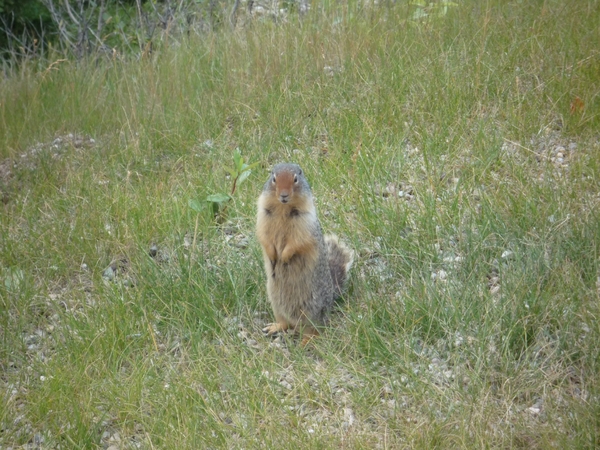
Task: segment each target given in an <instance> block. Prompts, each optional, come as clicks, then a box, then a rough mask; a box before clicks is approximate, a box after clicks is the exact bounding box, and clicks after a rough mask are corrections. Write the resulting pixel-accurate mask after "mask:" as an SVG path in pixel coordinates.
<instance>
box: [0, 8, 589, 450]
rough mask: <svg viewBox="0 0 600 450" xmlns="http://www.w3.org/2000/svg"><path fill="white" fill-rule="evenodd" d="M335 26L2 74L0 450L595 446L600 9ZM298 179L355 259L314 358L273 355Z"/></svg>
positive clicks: (334, 14) (195, 39) (240, 35)
mask: <svg viewBox="0 0 600 450" xmlns="http://www.w3.org/2000/svg"><path fill="white" fill-rule="evenodd" d="M313 6H314V7H313V10H312V12H311V13H310V14H309V16H308V17H307V18H306V19H305V20H304V21H302V22H298V21H297V20H296V19H294V18H293V17H290V19H289V20H288V21H287V22H281V23H277V24H275V23H272V22H270V21H260V20H256V21H255V22H253V23H252V24H249V23H247V24H246V25H245V26H242V27H240V28H239V29H238V30H236V31H232V32H221V33H215V34H212V35H204V36H190V37H189V38H185V39H183V38H181V39H175V38H172V39H170V40H169V41H168V45H167V44H166V43H163V44H162V45H157V46H156V47H157V50H156V52H155V53H154V54H153V55H152V57H151V59H147V58H146V59H141V60H135V59H134V58H115V59H113V60H110V61H108V60H107V61H100V62H99V63H98V62H94V63H86V62H79V63H75V62H72V61H58V60H59V59H60V57H59V56H56V58H55V59H53V60H52V59H51V60H38V61H28V62H26V63H24V64H22V65H21V66H20V67H19V68H18V69H16V70H13V71H9V72H6V76H5V77H4V78H3V79H2V80H1V81H0V130H1V132H0V200H1V202H0V388H1V389H0V393H1V395H0V405H1V407H0V448H8V447H12V448H20V447H22V448H31V447H27V445H28V444H29V445H34V444H35V443H40V442H41V444H40V445H41V447H42V448H59V447H60V448H106V447H108V446H109V445H114V446H116V447H117V448H177V449H180V448H274V447H278V448H279V447H280V448H290V449H292V448H293V449H297V448H423V449H429V448H520V447H523V448H544V449H545V448H594V447H597V446H598V445H600V423H599V421H598V417H600V402H599V398H600V397H599V396H600V383H599V379H598V373H600V326H599V323H600V322H599V321H598V316H599V314H600V307H599V305H600V303H599V295H600V294H599V292H600V284H599V283H600V281H599V280H600V278H599V277H600V217H599V207H598V204H599V197H598V186H599V183H600V181H599V178H600V162H599V161H600V160H599V159H598V155H599V154H600V135H599V133H598V130H600V113H599V111H600V78H599V77H598V73H600V52H599V51H598V43H599V42H600V31H599V30H600V3H599V2H597V1H591V0H590V1H575V0H573V1H566V2H563V1H550V0H548V1H530V2H516V1H515V2H504V1H494V0H489V1H485V2H478V1H462V2H460V3H459V6H458V7H456V8H452V9H450V10H449V12H448V14H447V15H446V16H444V17H443V18H441V19H440V20H438V21H433V22H431V23H424V24H421V25H415V24H410V23H407V22H406V19H407V17H409V13H410V9H409V8H407V7H406V6H405V5H398V6H396V7H387V6H385V7H384V6H382V7H377V6H375V7H365V8H360V7H358V6H349V7H342V6H335V5H329V4H327V5H326V6H324V7H317V6H316V5H313ZM52 63H54V64H52ZM576 98H579V99H581V101H582V102H583V105H584V107H583V109H582V110H579V109H578V108H576V107H575V108H572V104H573V103H572V102H573V101H574V99H576ZM90 139H92V140H90ZM236 148H239V149H240V150H241V152H242V154H243V155H244V157H245V158H246V159H247V160H248V161H249V162H260V165H259V167H258V168H257V169H255V170H254V171H253V173H252V175H251V176H250V178H249V179H248V180H247V181H246V182H245V183H244V184H242V185H241V186H239V188H238V190H237V191H236V194H235V196H234V197H235V198H234V199H233V201H232V203H231V204H230V205H229V207H228V209H227V218H226V223H225V224H224V225H218V224H216V223H215V221H214V220H212V218H211V217H209V216H208V214H205V215H203V214H198V213H196V212H195V211H194V210H192V209H191V208H190V207H189V206H188V201H189V200H190V199H203V198H205V197H206V196H207V195H209V194H214V193H218V192H227V191H228V190H229V189H230V183H231V180H230V179H228V178H227V172H226V170H225V168H226V167H229V166H231V164H232V163H231V160H232V156H233V152H234V150H235V149H236ZM559 153H560V154H562V156H560V155H559ZM560 158H562V161H561V160H560ZM288 160H293V161H295V162H298V163H299V164H301V165H302V167H303V168H304V170H305V172H306V174H307V176H308V178H309V181H310V183H311V185H312V187H313V191H314V193H315V195H316V198H317V204H318V210H319V214H320V218H321V222H322V224H323V227H324V229H325V230H326V231H330V232H335V233H337V234H339V235H340V236H341V237H342V238H343V239H344V240H345V241H346V242H347V243H348V244H350V245H351V246H352V247H353V248H354V249H355V250H356V263H355V267H354V268H353V272H352V277H351V284H350V289H349V292H348V294H347V295H346V296H345V299H344V301H343V302H341V303H340V306H339V308H338V309H337V311H336V312H335V313H334V315H333V317H332V323H331V326H330V327H329V328H328V329H326V330H324V333H323V335H322V336H321V337H320V338H319V339H318V340H316V341H315V342H314V346H312V348H310V349H307V350H304V349H301V348H300V347H299V346H298V345H297V341H295V340H294V339H292V338H289V339H287V338H286V339H284V340H283V341H281V340H277V341H275V342H271V340H270V339H267V338H265V337H263V336H262V334H261V332H260V329H261V328H262V326H264V324H266V323H267V322H269V321H270V320H271V311H270V306H269V304H268V301H267V299H266V289H265V280H264V279H263V271H262V268H261V261H262V258H261V256H260V249H259V246H258V243H257V242H256V240H255V239H254V234H253V229H254V223H255V201H256V199H257V198H258V195H259V192H260V190H261V187H262V184H263V183H264V179H265V178H266V174H267V170H268V168H269V167H270V166H271V165H272V164H274V163H276V162H280V161H288ZM400 191H401V194H400V195H398V193H399V192H400ZM152 245H156V246H157V248H158V255H157V256H155V257H154V258H153V257H151V256H149V249H150V247H151V246H152ZM113 261H118V263H117V266H118V270H117V276H116V278H115V279H114V280H111V281H109V280H107V279H105V277H103V273H104V272H105V269H106V268H107V267H108V266H109V264H111V262H113ZM117 266H116V267H117Z"/></svg>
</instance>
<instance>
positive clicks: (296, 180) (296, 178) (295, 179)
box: [294, 174, 298, 183]
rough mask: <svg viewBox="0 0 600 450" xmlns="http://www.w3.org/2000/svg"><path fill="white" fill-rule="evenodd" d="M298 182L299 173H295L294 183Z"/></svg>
mask: <svg viewBox="0 0 600 450" xmlns="http://www.w3.org/2000/svg"><path fill="white" fill-rule="evenodd" d="M297 182H298V175H295V174H294V183H297Z"/></svg>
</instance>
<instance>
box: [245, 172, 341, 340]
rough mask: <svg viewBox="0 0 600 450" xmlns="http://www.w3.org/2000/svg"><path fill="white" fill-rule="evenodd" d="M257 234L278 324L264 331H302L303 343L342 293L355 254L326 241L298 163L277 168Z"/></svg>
mask: <svg viewBox="0 0 600 450" xmlns="http://www.w3.org/2000/svg"><path fill="white" fill-rule="evenodd" d="M256 236H257V238H258V241H259V242H260V244H261V247H262V250H263V258H264V264H265V273H266V275H267V293H268V295H269V300H270V301H271V305H272V307H273V313H274V315H275V321H276V322H275V323H273V324H271V325H270V326H268V327H266V328H265V331H266V332H267V333H268V334H274V333H277V332H279V331H284V330H287V329H288V328H292V329H301V330H302V332H303V339H302V344H303V345H305V344H306V343H307V342H308V341H309V340H310V339H311V338H312V337H314V336H316V335H318V331H317V328H316V327H317V326H320V325H323V324H324V323H325V322H326V318H327V317H326V316H327V313H328V312H329V310H330V309H331V306H332V305H333V300H334V299H335V297H337V296H339V295H340V294H341V292H342V288H343V285H344V284H345V280H346V278H347V273H348V270H349V268H350V265H351V264H352V252H351V251H350V250H348V249H347V248H346V247H345V246H343V245H341V244H339V243H338V241H337V238H335V237H329V236H328V237H327V242H326V240H325V239H324V238H323V234H322V231H321V225H320V223H319V220H318V218H317V214H316V210H315V206H314V203H313V199H312V192H311V190H310V187H309V185H308V182H307V181H306V179H305V178H304V175H303V173H302V170H301V169H300V167H298V166H297V165H295V164H278V165H276V166H275V167H274V169H273V173H272V175H271V177H270V178H269V180H268V181H267V182H266V183H265V186H264V189H263V192H262V194H261V196H260V197H259V199H258V214H257V224H256ZM332 256H333V258H332ZM332 276H333V278H332Z"/></svg>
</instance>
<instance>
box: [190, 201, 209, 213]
mask: <svg viewBox="0 0 600 450" xmlns="http://www.w3.org/2000/svg"><path fill="white" fill-rule="evenodd" d="M207 205H208V204H207V203H206V202H205V201H200V200H196V199H189V200H188V206H189V207H190V208H192V209H193V210H194V211H197V212H201V211H202V210H204V209H206V206H207Z"/></svg>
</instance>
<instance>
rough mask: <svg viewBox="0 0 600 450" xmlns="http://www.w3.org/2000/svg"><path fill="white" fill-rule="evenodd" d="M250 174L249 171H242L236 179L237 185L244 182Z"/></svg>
mask: <svg viewBox="0 0 600 450" xmlns="http://www.w3.org/2000/svg"><path fill="white" fill-rule="evenodd" d="M251 173H252V171H251V170H244V171H243V172H242V173H241V174H240V176H239V177H238V180H237V183H238V185H239V184H241V183H242V181H244V180H245V179H246V178H248V177H249V176H250V174H251Z"/></svg>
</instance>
